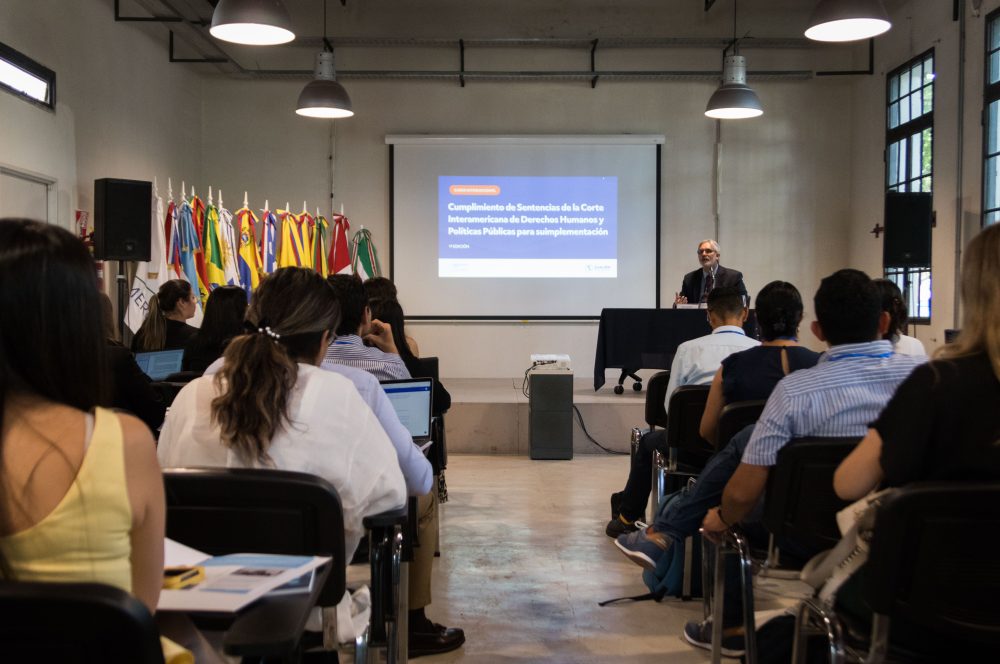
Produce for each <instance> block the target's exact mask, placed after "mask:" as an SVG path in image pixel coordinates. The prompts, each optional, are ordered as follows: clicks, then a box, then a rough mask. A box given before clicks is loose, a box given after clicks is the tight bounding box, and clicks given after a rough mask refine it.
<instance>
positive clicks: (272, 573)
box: [156, 539, 330, 613]
mask: <svg viewBox="0 0 1000 664" xmlns="http://www.w3.org/2000/svg"><path fill="white" fill-rule="evenodd" d="M329 560H330V559H329V558H324V557H320V556H282V555H277V554H265V553H235V554H231V555H228V556H215V557H212V556H209V555H207V554H205V553H202V552H201V551H197V550H196V549H192V548H190V547H187V546H184V545H183V544H180V543H178V542H174V541H173V540H170V539H167V540H165V545H164V565H165V566H166V567H175V566H179V565H203V566H204V567H205V579H204V581H201V582H200V583H198V584H196V585H193V586H188V587H187V588H183V589H181V590H163V591H161V592H160V601H159V603H158V604H157V605H156V608H157V610H159V611H204V612H213V613H214V612H219V613H232V612H236V611H239V610H240V609H242V608H243V607H244V606H246V605H248V604H250V603H251V602H253V601H254V600H256V599H257V598H259V597H261V596H263V595H265V594H283V593H289V592H302V591H308V590H310V589H311V587H312V577H313V570H315V569H316V568H317V567H320V566H321V565H323V564H324V563H327V562H329Z"/></svg>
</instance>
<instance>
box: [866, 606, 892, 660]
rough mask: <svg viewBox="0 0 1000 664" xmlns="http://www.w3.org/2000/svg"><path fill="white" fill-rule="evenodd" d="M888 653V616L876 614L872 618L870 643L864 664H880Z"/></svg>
mask: <svg viewBox="0 0 1000 664" xmlns="http://www.w3.org/2000/svg"><path fill="white" fill-rule="evenodd" d="M888 652H889V616H886V615H883V614H881V613H876V614H874V615H873V616H872V642H871V646H870V647H869V649H868V657H866V658H865V664H882V662H884V661H885V658H886V656H887V654H888Z"/></svg>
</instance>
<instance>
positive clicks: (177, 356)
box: [135, 348, 184, 380]
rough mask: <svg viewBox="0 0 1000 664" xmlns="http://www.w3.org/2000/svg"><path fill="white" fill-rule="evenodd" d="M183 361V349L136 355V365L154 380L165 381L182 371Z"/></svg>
mask: <svg viewBox="0 0 1000 664" xmlns="http://www.w3.org/2000/svg"><path fill="white" fill-rule="evenodd" d="M183 359H184V349H183V348H178V349H175V350H158V351H154V352H151V353H136V354H135V363H136V364H138V365H139V368H140V369H142V372H143V373H144V374H146V375H147V376H149V377H150V378H151V379H152V380H163V379H164V378H166V377H167V376H169V375H170V374H174V373H177V372H178V371H180V370H181V360H183Z"/></svg>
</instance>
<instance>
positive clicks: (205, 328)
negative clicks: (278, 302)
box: [181, 286, 247, 373]
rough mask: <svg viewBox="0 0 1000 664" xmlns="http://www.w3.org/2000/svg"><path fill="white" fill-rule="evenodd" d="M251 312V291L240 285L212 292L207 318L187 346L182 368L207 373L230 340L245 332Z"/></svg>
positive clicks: (224, 287) (209, 297)
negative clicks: (248, 294) (248, 302)
mask: <svg viewBox="0 0 1000 664" xmlns="http://www.w3.org/2000/svg"><path fill="white" fill-rule="evenodd" d="M246 312H247V294H246V291H244V290H243V289H242V288H240V287H239V286H221V287H219V288H216V289H215V290H214V291H212V292H211V293H209V295H208V302H206V303H205V318H204V319H203V320H202V322H201V327H200V328H198V331H197V332H195V334H194V336H193V337H191V340H190V341H189V342H188V344H187V346H186V347H185V349H184V360H183V363H182V365H181V368H182V369H183V370H184V371H194V372H196V373H205V369H206V368H208V365H210V364H211V363H212V362H214V361H215V360H216V359H218V358H219V357H221V356H222V351H224V350H225V349H226V345H227V344H228V343H229V340H230V339H232V338H233V337H235V336H237V335H238V334H240V333H242V332H243V317H244V316H245V315H246Z"/></svg>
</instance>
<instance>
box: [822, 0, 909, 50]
mask: <svg viewBox="0 0 1000 664" xmlns="http://www.w3.org/2000/svg"><path fill="white" fill-rule="evenodd" d="M891 27H892V23H890V22H889V15H888V14H887V13H886V11H885V7H883V6H882V2H881V0H821V1H820V3H819V4H818V5H816V9H815V10H814V11H813V13H812V18H810V19H809V27H808V28H807V29H806V37H808V38H809V39H814V40H816V41H824V42H847V41H857V40H859V39H870V38H871V37H877V36H878V35H880V34H882V33H883V32H886V31H888V30H889V28H891Z"/></svg>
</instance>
